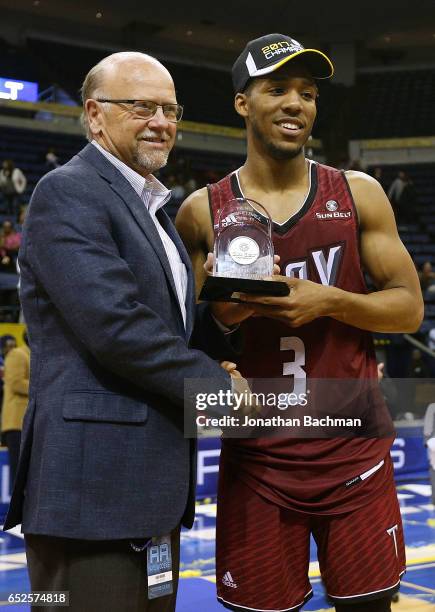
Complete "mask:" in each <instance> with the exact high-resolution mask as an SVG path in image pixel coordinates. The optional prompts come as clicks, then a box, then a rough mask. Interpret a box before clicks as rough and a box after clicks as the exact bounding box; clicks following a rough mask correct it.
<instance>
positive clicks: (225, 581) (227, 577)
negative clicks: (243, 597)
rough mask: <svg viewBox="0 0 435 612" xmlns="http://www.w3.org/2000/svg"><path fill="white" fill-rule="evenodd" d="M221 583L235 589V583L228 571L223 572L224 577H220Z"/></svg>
mask: <svg viewBox="0 0 435 612" xmlns="http://www.w3.org/2000/svg"><path fill="white" fill-rule="evenodd" d="M222 583H223V584H224V585H225V586H227V587H231V588H232V589H237V584H236V583H235V582H234V580H233V577H232V576H231V574H230V572H226V573H225V575H224V577H223V578H222Z"/></svg>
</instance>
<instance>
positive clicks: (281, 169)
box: [240, 151, 309, 192]
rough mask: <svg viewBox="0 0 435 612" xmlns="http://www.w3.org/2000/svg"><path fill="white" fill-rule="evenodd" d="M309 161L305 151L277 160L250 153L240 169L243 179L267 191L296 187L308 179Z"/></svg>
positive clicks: (248, 183) (256, 187) (254, 186)
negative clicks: (304, 153) (292, 156)
mask: <svg viewBox="0 0 435 612" xmlns="http://www.w3.org/2000/svg"><path fill="white" fill-rule="evenodd" d="M308 172H309V169H308V163H307V160H306V159H305V157H304V155H303V152H301V154H300V155H298V156H297V157H294V158H293V159H286V160H277V159H273V158H271V157H269V156H264V155H263V156H260V155H257V154H255V153H253V154H250V153H249V151H248V157H247V159H246V162H245V163H244V165H243V166H242V168H241V169H240V179H241V181H242V182H243V183H244V184H246V185H249V186H250V187H252V188H254V189H256V190H257V189H258V190H259V191H260V190H261V191H265V192H273V191H285V190H287V189H292V188H293V189H294V188H295V187H296V186H297V185H298V184H305V183H306V182H307V181H308Z"/></svg>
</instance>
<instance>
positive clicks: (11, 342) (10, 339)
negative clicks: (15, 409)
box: [0, 334, 17, 406]
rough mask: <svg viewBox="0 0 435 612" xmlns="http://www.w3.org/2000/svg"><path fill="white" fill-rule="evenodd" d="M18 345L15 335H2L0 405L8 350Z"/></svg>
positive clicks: (0, 340) (0, 346) (0, 345)
mask: <svg viewBox="0 0 435 612" xmlns="http://www.w3.org/2000/svg"><path fill="white" fill-rule="evenodd" d="M16 346H17V341H16V339H15V336H10V335H9V334H6V335H4V336H0V406H1V404H2V402H3V377H4V371H5V368H4V363H5V357H6V355H7V354H8V352H9V351H10V350H12V349H13V348H15V347H16Z"/></svg>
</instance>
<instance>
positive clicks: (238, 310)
mask: <svg viewBox="0 0 435 612" xmlns="http://www.w3.org/2000/svg"><path fill="white" fill-rule="evenodd" d="M213 263H214V255H213V253H208V255H207V260H206V261H205V263H204V270H205V271H206V273H207V274H208V275H211V274H212V272H213ZM278 264H279V255H275V256H274V266H273V273H274V274H279V273H280V267H279V265H278ZM271 278H272V277H271ZM211 311H212V313H213V316H214V317H215V318H216V319H217V320H218V321H220V322H221V323H222V324H223V325H226V326H228V327H231V326H232V325H237V324H238V323H241V322H242V321H244V320H245V319H248V318H249V317H251V316H252V315H253V314H254V310H253V309H252V308H250V307H248V306H245V304H238V303H235V302H212V303H211Z"/></svg>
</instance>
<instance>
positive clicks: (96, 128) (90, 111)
mask: <svg viewBox="0 0 435 612" xmlns="http://www.w3.org/2000/svg"><path fill="white" fill-rule="evenodd" d="M85 112H86V115H87V119H88V124H89V129H90V131H91V133H92V134H99V133H100V132H101V127H102V123H103V117H102V112H101V107H100V106H99V103H98V102H97V101H96V100H92V99H91V98H89V99H88V100H86V104H85Z"/></svg>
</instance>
